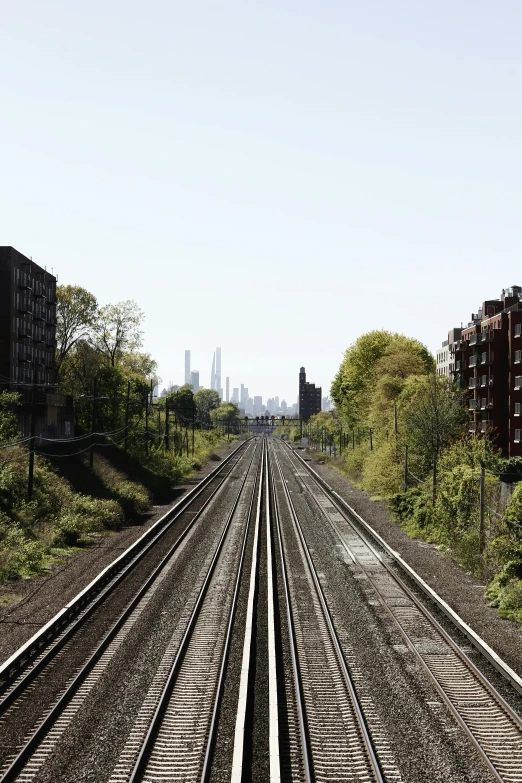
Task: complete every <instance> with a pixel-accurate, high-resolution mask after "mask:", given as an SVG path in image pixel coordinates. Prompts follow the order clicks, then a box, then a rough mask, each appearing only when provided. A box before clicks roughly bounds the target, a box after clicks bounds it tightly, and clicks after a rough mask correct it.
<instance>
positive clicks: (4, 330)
mask: <svg viewBox="0 0 522 783" xmlns="http://www.w3.org/2000/svg"><path fill="white" fill-rule="evenodd" d="M55 351H56V278H55V277H53V275H51V274H50V273H49V272H46V271H45V269H42V268H41V267H39V266H38V265H37V264H35V263H34V262H33V261H31V260H30V259H29V258H26V257H25V256H23V255H22V254H21V253H19V252H18V251H17V250H15V249H14V247H0V383H1V384H2V386H4V387H5V386H6V385H8V384H9V383H11V384H23V383H33V381H34V378H35V373H36V383H37V384H39V385H43V384H45V385H46V386H52V385H53V384H54V382H55Z"/></svg>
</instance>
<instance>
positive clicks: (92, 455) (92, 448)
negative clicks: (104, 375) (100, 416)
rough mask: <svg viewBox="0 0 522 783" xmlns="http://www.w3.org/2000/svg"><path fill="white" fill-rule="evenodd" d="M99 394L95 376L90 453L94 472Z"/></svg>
mask: <svg viewBox="0 0 522 783" xmlns="http://www.w3.org/2000/svg"><path fill="white" fill-rule="evenodd" d="M97 394H98V376H97V375H95V376H94V388H93V393H92V412H91V448H90V451H89V467H90V469H91V470H92V468H93V465H94V427H95V426H96V396H97Z"/></svg>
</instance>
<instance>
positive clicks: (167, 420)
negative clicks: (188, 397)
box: [165, 398, 170, 451]
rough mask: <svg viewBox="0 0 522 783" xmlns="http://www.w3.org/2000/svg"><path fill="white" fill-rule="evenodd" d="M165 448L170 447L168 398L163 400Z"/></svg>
mask: <svg viewBox="0 0 522 783" xmlns="http://www.w3.org/2000/svg"><path fill="white" fill-rule="evenodd" d="M165 448H166V449H167V451H168V450H169V449H170V438H169V401H168V398H167V399H166V400H165Z"/></svg>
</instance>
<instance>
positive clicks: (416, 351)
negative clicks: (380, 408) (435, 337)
mask: <svg viewBox="0 0 522 783" xmlns="http://www.w3.org/2000/svg"><path fill="white" fill-rule="evenodd" d="M432 367H433V357H432V356H431V354H430V353H429V351H428V349H427V348H426V347H425V346H424V345H422V343H420V342H418V341H417V340H413V339H411V338H409V337H405V336H404V335H401V334H393V333H391V332H387V331H384V330H375V331H372V332H368V333H367V334H363V335H361V336H360V337H359V338H358V339H357V340H356V341H355V343H353V345H351V346H350V347H349V348H348V349H347V351H346V353H345V356H344V359H343V361H342V363H341V366H340V367H339V370H338V372H337V375H336V376H335V379H334V382H333V384H332V388H331V394H332V397H333V399H334V402H335V405H336V408H337V410H338V411H339V414H340V416H341V418H342V420H343V421H344V422H345V423H346V424H348V426H350V427H355V426H366V425H367V424H368V423H370V422H369V416H370V410H371V407H372V401H373V398H374V394H375V389H376V385H377V384H378V383H379V381H380V379H381V378H382V377H383V376H386V377H387V378H389V379H401V378H405V377H407V376H408V375H410V374H411V373H425V372H428V371H429V370H430V369H431V368H432ZM384 386H385V384H384ZM401 386H402V384H401V382H399V383H396V382H392V383H391V385H390V386H389V388H388V389H386V388H384V389H383V390H382V391H383V392H384V395H385V397H386V396H387V397H388V400H389V399H391V398H393V397H395V396H397V394H398V393H399V392H400V389H401Z"/></svg>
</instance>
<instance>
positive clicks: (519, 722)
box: [303, 460, 522, 782]
mask: <svg viewBox="0 0 522 783" xmlns="http://www.w3.org/2000/svg"><path fill="white" fill-rule="evenodd" d="M303 463H304V460H303ZM304 465H305V467H306V468H307V469H308V465H306V463H304ZM308 470H309V475H310V477H311V479H312V481H314V482H315V483H316V484H318V485H319V486H320V487H321V489H322V491H323V492H325V488H324V486H321V484H319V482H317V481H316V479H315V477H314V476H313V475H312V471H311V469H308ZM314 472H315V471H314ZM304 486H305V488H306V489H307V490H308V492H309V494H310V495H311V496H312V498H313V500H314V501H315V503H316V505H317V507H318V508H319V509H320V511H321V512H322V513H323V514H324V515H325V517H326V518H327V519H328V521H329V523H330V524H331V526H332V528H333V529H334V531H335V532H336V534H337V535H338V537H339V539H340V541H341V543H342V545H343V546H344V548H345V549H346V551H347V552H348V554H349V555H350V557H351V558H352V560H353V562H356V563H357V565H358V567H359V568H360V569H361V571H362V572H363V573H364V574H365V575H366V577H367V579H368V581H369V582H370V584H371V585H372V586H373V588H374V590H375V591H376V593H377V595H378V596H379V597H381V599H382V590H381V589H380V588H379V586H378V585H377V583H376V581H375V579H374V578H373V577H372V574H371V573H370V572H369V570H368V568H367V567H366V566H365V565H364V563H362V562H361V560H360V558H359V557H358V556H357V554H356V553H354V552H353V551H352V550H351V548H350V547H349V546H348V545H347V544H346V542H344V541H343V538H342V536H341V534H340V532H339V531H338V530H337V528H336V526H335V524H334V523H333V521H332V520H330V519H329V518H328V515H327V514H326V513H325V511H324V509H323V508H322V506H321V504H320V503H319V501H318V499H317V497H316V496H315V495H314V494H313V492H312V491H311V490H310V488H309V487H307V486H306V484H304ZM330 500H331V501H332V504H333V506H334V507H335V508H336V509H337V511H338V512H339V513H340V514H341V516H342V517H343V518H344V519H345V521H346V522H347V523H348V524H349V525H350V527H351V528H352V530H354V531H355V533H356V534H357V535H358V536H359V538H360V540H361V541H363V543H364V544H365V545H366V546H367V547H368V548H369V549H370V551H371V552H372V553H373V554H374V555H375V556H376V557H377V558H378V560H379V562H380V565H381V566H382V567H383V569H384V570H385V571H386V573H387V574H388V575H389V576H390V577H391V579H392V580H393V581H394V582H395V583H396V584H397V585H398V586H399V587H400V589H401V590H402V591H403V592H404V594H405V595H406V596H407V597H408V599H409V600H410V601H411V602H412V604H413V605H414V606H415V608H416V609H417V610H418V611H419V612H420V613H421V615H422V616H423V617H424V618H425V619H426V620H427V621H428V623H429V624H430V625H431V626H432V627H433V628H434V629H435V630H436V631H437V633H438V634H439V635H440V636H441V637H442V639H443V640H444V642H445V643H446V644H447V645H448V647H449V648H450V649H451V651H452V652H453V653H454V654H455V655H456V656H457V657H458V659H459V660H460V661H461V662H462V664H463V665H464V666H465V667H466V668H467V669H468V670H469V671H470V672H471V675H472V676H473V677H475V678H476V680H478V683H479V685H480V686H481V687H482V688H484V690H485V691H486V693H487V694H488V696H489V697H490V698H491V699H492V700H493V701H494V702H495V703H496V704H497V706H498V708H499V709H500V710H501V711H503V712H504V713H505V715H506V717H507V718H508V720H509V721H511V723H512V724H514V727H515V729H517V730H518V731H519V733H520V736H521V739H522V719H521V718H520V716H519V715H518V714H517V713H516V712H515V711H514V710H513V709H512V708H511V707H510V705H509V704H508V703H507V702H506V700H505V699H504V698H503V696H502V695H501V694H500V693H499V692H498V691H497V689H496V688H495V687H494V685H492V683H491V682H490V681H489V680H488V678H487V677H486V676H485V675H484V674H483V673H482V672H481V671H480V669H478V667H477V666H476V665H475V664H474V663H473V661H472V660H471V659H470V658H469V656H467V655H466V653H465V652H463V651H462V649H461V648H460V647H459V645H458V644H457V643H456V642H455V641H454V640H453V639H452V637H451V636H450V635H449V634H448V633H447V631H446V630H445V629H444V628H443V627H442V625H441V624H440V623H439V621H438V620H437V619H436V618H435V617H434V616H433V615H432V614H431V612H430V611H429V610H428V609H427V608H426V607H425V606H424V605H423V604H422V602H421V601H419V599H418V598H417V596H416V595H415V594H414V593H413V592H412V591H411V589H410V588H409V587H408V586H407V585H406V584H405V582H403V580H402V579H401V578H400V577H399V576H398V575H397V574H395V573H394V572H393V571H392V569H391V568H390V567H389V565H388V564H387V563H386V562H384V560H383V559H382V558H381V557H380V554H379V552H377V551H376V550H375V549H374V547H373V546H372V545H371V543H370V542H368V541H367V540H366V539H365V537H364V536H363V535H362V534H361V532H360V531H359V530H357V528H356V527H354V524H353V521H352V520H351V519H350V518H349V516H348V515H347V514H346V512H345V511H344V509H343V508H342V506H341V504H339V503H338V502H336V499H335V498H334V499H332V498H331V497H330ZM382 604H383V606H384V608H385V609H386V611H387V613H388V614H389V616H390V617H391V618H392V619H393V621H394V622H395V624H396V625H397V627H398V629H399V631H400V633H401V634H402V636H403V638H404V639H405V641H406V643H407V645H408V648H409V649H410V650H411V651H412V652H413V654H414V655H415V657H416V659H417V661H418V662H419V663H420V664H421V666H422V668H423V669H424V671H425V672H426V674H427V675H428V677H429V679H430V680H431V682H432V683H433V685H434V687H435V689H436V690H437V692H438V693H439V695H440V696H441V698H442V700H443V701H444V703H445V704H446V706H447V707H448V709H449V710H450V712H451V714H452V715H453V717H454V718H455V720H456V721H457V722H458V724H459V725H460V727H461V728H462V729H463V731H464V732H465V734H466V736H467V737H468V738H469V739H470V740H471V742H472V743H473V745H474V746H475V749H476V750H477V751H478V753H479V755H480V757H481V758H482V760H483V762H484V763H485V764H486V766H487V767H488V769H489V771H490V772H491V773H492V774H493V775H494V777H495V778H496V779H497V780H498V781H501V782H502V781H505V780H506V778H505V777H503V776H502V774H501V772H499V771H498V769H497V768H496V766H495V763H494V762H493V761H492V760H491V758H490V757H489V755H488V752H487V751H486V749H485V748H484V747H483V746H482V745H481V743H480V742H479V740H478V739H477V737H476V736H475V734H474V732H473V731H472V729H471V727H470V726H469V725H468V724H467V723H466V721H465V720H464V718H463V717H462V715H461V714H460V713H459V711H458V710H457V708H456V706H455V705H454V704H453V702H452V701H451V699H450V697H449V696H448V694H447V692H446V691H445V690H444V688H443V687H442V685H441V684H440V683H439V681H438V680H437V678H436V677H435V674H434V672H433V671H432V670H431V669H430V667H429V666H428V664H427V663H426V661H425V660H424V658H423V657H422V655H421V654H420V652H419V651H418V649H417V647H416V645H415V644H414V643H413V642H412V640H411V639H410V637H409V635H408V633H407V631H406V630H405V629H404V628H403V626H402V624H401V622H400V621H399V619H398V618H397V617H396V616H395V614H394V613H393V612H392V611H391V608H390V607H389V605H388V604H387V602H386V601H385V600H384V599H382Z"/></svg>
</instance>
